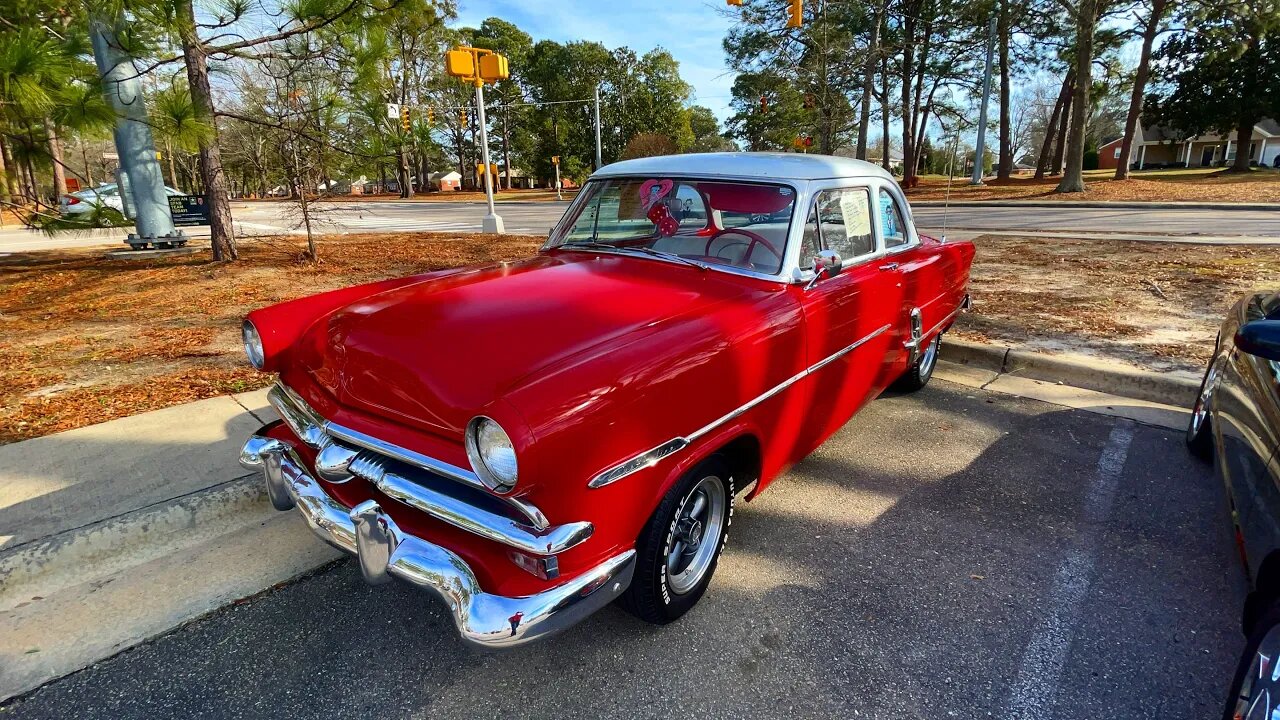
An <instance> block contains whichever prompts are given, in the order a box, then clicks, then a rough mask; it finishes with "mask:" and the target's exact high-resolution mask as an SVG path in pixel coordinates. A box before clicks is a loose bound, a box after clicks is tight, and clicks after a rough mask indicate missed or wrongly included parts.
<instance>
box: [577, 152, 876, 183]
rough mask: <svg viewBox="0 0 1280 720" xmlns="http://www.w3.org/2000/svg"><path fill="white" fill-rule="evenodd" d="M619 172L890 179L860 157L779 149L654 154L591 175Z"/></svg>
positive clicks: (791, 177) (750, 176)
mask: <svg viewBox="0 0 1280 720" xmlns="http://www.w3.org/2000/svg"><path fill="white" fill-rule="evenodd" d="M621 175H648V176H654V177H664V176H670V175H685V176H688V175H695V176H701V177H739V178H764V179H769V180H822V179H826V178H846V177H875V178H881V179H884V180H890V181H892V180H893V176H892V175H890V174H889V173H888V172H886V171H885V169H884V168H882V167H880V166H879V165H872V164H871V163H869V162H865V161H863V160H854V159H853V158H844V157H836V156H834V155H814V154H804V153H780V152H721V153H690V154H687V155H658V156H655V157H646V158H637V159H635V160H623V161H622V162H616V163H613V164H612V165H605V166H604V167H602V168H600V169H599V170H597V171H595V172H594V173H592V175H591V177H593V178H604V177H617V176H621Z"/></svg>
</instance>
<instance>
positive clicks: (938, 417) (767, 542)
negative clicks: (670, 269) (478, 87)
mask: <svg viewBox="0 0 1280 720" xmlns="http://www.w3.org/2000/svg"><path fill="white" fill-rule="evenodd" d="M298 522H299V528H300V531H301V520H299V521H298ZM731 535H732V537H731V540H730V543H729V548H728V550H727V551H726V554H725V556H724V558H723V560H722V561H721V564H720V568H719V571H718V572H717V574H716V577H715V580H714V581H713V583H712V585H711V588H710V589H709V591H708V592H707V594H706V596H705V597H704V599H703V600H702V602H701V603H700V604H699V605H698V606H697V607H696V608H695V609H694V610H693V611H692V612H691V613H690V614H689V615H687V616H685V617H684V618H683V619H682V620H680V621H679V622H676V623H674V624H672V625H669V626H666V627H662V628H655V627H650V626H646V625H643V624H641V623H639V622H638V621H636V620H634V619H632V618H631V617H630V616H628V615H626V614H624V613H623V612H622V611H620V610H618V609H616V608H606V609H605V610H604V611H602V612H601V613H600V614H598V615H596V616H595V617H593V618H591V619H589V620H588V621H586V622H585V623H583V624H582V625H580V626H578V627H576V628H574V629H572V630H570V631H569V632H568V633H566V634H564V635H561V636H559V637H556V638H553V639H550V640H548V641H545V642H542V643H539V644H535V645H532V646H528V647H525V648H520V649H517V650H513V651H509V652H505V653H479V652H475V651H471V650H468V649H466V648H464V647H462V646H461V645H460V644H459V642H458V640H457V639H456V637H455V633H454V630H453V627H452V625H451V623H450V621H449V620H448V619H447V616H446V615H445V613H444V612H443V611H442V610H441V609H440V607H439V606H437V605H436V604H435V601H434V600H433V599H430V598H429V597H428V596H427V595H424V594H422V593H419V592H415V591H412V590H410V589H409V588H407V587H405V586H403V585H397V584H392V585H387V586H381V587H378V588H371V587H368V586H366V585H364V583H363V582H362V581H361V580H360V574H359V571H358V569H357V568H356V567H355V566H354V565H353V564H352V563H351V562H347V561H344V562H340V563H338V564H336V565H332V566H329V567H328V568H326V569H324V570H322V571H320V572H319V573H317V574H315V575H313V576H311V577H308V578H306V579H303V580H301V581H298V582H296V583H293V584H290V585H287V586H285V587H282V588H279V589H277V590H275V591H272V592H269V593H266V594H263V595H261V596H258V597H256V598H254V599H252V600H250V601H247V602H244V603H242V604H238V605H235V606H232V607H229V608H226V609H224V610H222V611H219V612H217V613H214V614H213V615H211V616H209V617H207V618H205V619H203V620H201V621H198V622H195V623H193V624H191V625H188V626H186V627H184V628H181V629H179V630H178V631H175V632H174V633H172V634H170V635H167V636H165V637H163V638H160V639H159V640H156V641H154V642H152V643H150V644H147V645H143V646H140V647H137V648H135V649H133V650H130V651H127V652H125V653H124V654H122V655H120V656H117V657H116V658H113V659H111V660H108V661H105V662H103V663H100V664H98V665H96V666H94V667H92V668H90V669H88V670H85V671H83V672H80V673H78V674H76V675H73V676H71V677H68V678H66V679H64V680H62V681H59V682H55V683H53V684H51V685H49V686H46V687H45V688H43V689H41V690H38V691H36V692H35V693H33V694H32V695H29V696H28V697H27V698H25V699H23V700H20V701H18V702H17V703H15V704H14V705H12V706H11V707H9V708H8V709H7V710H6V711H5V712H2V713H0V715H3V716H4V717H6V718H38V717H50V718H53V717H56V718H65V717H82V718H142V717H147V718H158V717H201V718H214V717H236V718H242V717H273V718H292V717H299V718H301V717H319V716H334V717H366V716H369V715H376V716H378V717H486V718H488V717H492V718H498V717H529V718H542V717H581V718H597V717H628V718H630V717H671V716H684V717H687V716H699V717H723V718H744V717H859V716H860V717H866V718H900V717H901V718H917V717H918V718H941V717H957V718H982V717H994V718H1137V717H1160V718H1162V719H1169V718H1197V719H1202V718H1206V717H1213V716H1215V715H1216V714H1217V713H1218V712H1219V708H1220V707H1221V703H1222V699H1223V696H1224V693H1225V687H1226V685H1227V683H1228V681H1229V680H1230V674H1231V671H1232V668H1233V665H1234V662H1235V656H1236V654H1237V652H1238V651H1239V650H1240V648H1241V647H1242V645H1243V639H1242V638H1241V636H1240V634H1239V630H1238V627H1239V622H1238V618H1239V609H1240V607H1241V603H1242V602H1243V577H1242V574H1241V572H1240V570H1239V568H1238V564H1237V562H1236V560H1235V557H1234V551H1233V548H1232V545H1231V542H1230V537H1229V532H1228V522H1227V517H1226V511H1225V509H1224V504H1223V502H1222V494H1221V491H1220V489H1219V488H1218V487H1217V485H1216V482H1215V481H1214V479H1213V477H1212V474H1211V473H1210V472H1208V470H1207V469H1206V468H1205V466H1202V465H1200V464H1198V463H1197V462H1196V461H1194V460H1193V459H1192V458H1191V457H1190V456H1189V455H1188V454H1187V453H1186V451H1185V450H1184V448H1183V445H1182V442H1181V438H1180V437H1179V435H1178V434H1177V433H1173V432H1169V431H1167V430H1162V429H1157V428H1153V427H1149V426H1145V425H1139V424H1135V423H1133V422H1131V421H1128V420H1123V419H1118V418H1109V417H1104V416H1100V415H1095V414H1090V413H1085V412H1080V411H1075V410H1066V409H1063V408H1061V407H1058V406H1053V405H1047V404H1044V403H1040V402H1036V401H1033V400H1025V399H1019V398H1014V397H1010V396H1006V395H998V394H995V393H990V392H985V391H981V390H973V389H969V388H965V387H961V386H959V385H952V384H948V383H945V382H939V381H935V383H933V384H932V385H931V386H930V387H929V388H927V389H926V390H924V391H923V392H921V393H918V394H916V395H911V396H896V397H885V398H882V399H880V400H877V401H875V402H873V403H871V404H870V405H869V406H868V407H867V408H866V409H865V410H864V411H863V412H862V413H861V414H860V415H859V416H858V417H856V418H855V419H854V420H853V421H852V422H850V423H849V424H848V425H847V426H846V427H845V428H844V429H843V430H841V431H840V432H839V433H838V434H837V435H836V437H834V438H833V439H831V440H830V441H828V442H827V443H826V444H825V445H824V446H823V447H822V448H820V449H819V450H818V451H817V452H816V453H814V455H812V456H811V457H810V458H808V459H807V460H806V461H805V462H803V463H801V464H800V465H799V466H797V467H796V468H795V469H793V470H792V471H791V472H790V473H789V475H788V476H786V477H784V478H780V479H779V480H778V481H777V482H776V483H775V484H774V485H773V486H771V487H770V489H769V491H768V492H766V493H764V494H763V495H761V497H760V498H759V499H758V500H756V501H755V502H752V503H749V504H748V503H744V504H740V505H739V512H738V513H737V514H736V516H735V517H734V523H733V526H732V528H731ZM265 550H267V549H264V551H265ZM157 592H163V588H157Z"/></svg>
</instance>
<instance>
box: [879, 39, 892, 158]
mask: <svg viewBox="0 0 1280 720" xmlns="http://www.w3.org/2000/svg"><path fill="white" fill-rule="evenodd" d="M880 82H881V83H882V84H883V87H881V88H880V145H881V152H880V167H882V168H884V169H885V170H886V171H887V170H890V169H891V167H892V165H891V163H890V161H889V58H888V57H887V56H886V55H885V54H884V53H880Z"/></svg>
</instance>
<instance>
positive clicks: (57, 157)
mask: <svg viewBox="0 0 1280 720" xmlns="http://www.w3.org/2000/svg"><path fill="white" fill-rule="evenodd" d="M44 133H45V136H46V137H47V141H48V145H49V161H50V164H52V165H53V197H54V198H55V201H56V198H60V197H62V196H63V195H66V194H67V169H66V166H65V165H64V164H63V159H62V142H61V141H59V140H58V128H57V126H56V125H54V124H53V119H52V118H50V117H48V116H45V119H44Z"/></svg>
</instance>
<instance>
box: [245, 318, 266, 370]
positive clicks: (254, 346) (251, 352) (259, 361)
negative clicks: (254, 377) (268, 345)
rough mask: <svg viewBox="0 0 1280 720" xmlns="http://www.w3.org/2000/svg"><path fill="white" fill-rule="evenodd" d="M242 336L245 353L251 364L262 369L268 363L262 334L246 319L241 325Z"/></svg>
mask: <svg viewBox="0 0 1280 720" xmlns="http://www.w3.org/2000/svg"><path fill="white" fill-rule="evenodd" d="M240 338H241V340H243V341H244V354H245V357H247V358H249V364H250V365H252V366H253V367H254V368H255V369H257V370H261V369H262V368H263V366H265V365H266V363H267V353H266V351H265V350H264V349H263V347H262V335H260V334H259V333H258V328H256V327H254V326H253V323H252V322H249V321H248V320H245V321H244V322H243V323H241V325H240Z"/></svg>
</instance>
